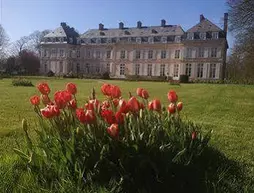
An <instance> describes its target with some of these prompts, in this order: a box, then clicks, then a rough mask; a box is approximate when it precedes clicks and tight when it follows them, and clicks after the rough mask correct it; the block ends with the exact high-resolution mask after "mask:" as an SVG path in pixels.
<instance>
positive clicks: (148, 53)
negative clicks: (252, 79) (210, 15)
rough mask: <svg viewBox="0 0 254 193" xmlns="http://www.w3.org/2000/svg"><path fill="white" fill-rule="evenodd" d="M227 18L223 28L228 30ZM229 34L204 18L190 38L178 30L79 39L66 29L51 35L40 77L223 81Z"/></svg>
mask: <svg viewBox="0 0 254 193" xmlns="http://www.w3.org/2000/svg"><path fill="white" fill-rule="evenodd" d="M226 19H227V14H225V24H224V25H226V24H227V21H226ZM225 29H226V28H224V29H223V30H222V29H220V28H219V27H217V26H216V25H215V24H213V23H212V22H210V21H209V20H208V19H206V18H205V17H204V16H203V15H201V16H200V21H199V23H198V24H197V25H195V26H193V27H192V28H191V29H189V30H187V31H186V32H185V31H184V30H183V29H182V28H181V26H179V25H166V21H165V20H162V21H161V25H160V26H151V27H147V26H142V23H141V22H140V21H139V22H137V26H136V27H134V28H127V27H124V24H123V23H122V22H121V23H119V28H114V29H106V28H104V25H103V24H99V28H98V29H93V30H88V31H87V32H85V33H84V34H81V35H79V34H77V33H76V32H75V30H74V29H73V28H70V27H69V26H68V25H66V23H61V26H60V27H59V28H57V29H56V30H54V31H53V32H51V33H50V34H47V35H46V36H45V37H44V39H43V41H42V42H41V68H40V72H41V73H42V74H46V73H47V72H48V71H50V70H51V71H53V72H54V73H56V74H59V75H63V74H68V73H70V72H72V73H74V74H102V73H104V72H109V73H110V76H111V77H112V78H126V77H128V75H139V76H171V77H173V79H179V76H180V75H181V74H187V75H189V77H190V78H191V79H219V78H222V77H223V74H222V73H223V70H222V69H223V65H224V60H225V56H226V51H227V48H228V47H227V40H226V30H225Z"/></svg>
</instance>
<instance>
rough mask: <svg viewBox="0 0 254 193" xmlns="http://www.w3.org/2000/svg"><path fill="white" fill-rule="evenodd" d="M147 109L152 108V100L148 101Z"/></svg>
mask: <svg viewBox="0 0 254 193" xmlns="http://www.w3.org/2000/svg"><path fill="white" fill-rule="evenodd" d="M148 109H149V110H153V101H150V102H149V103H148Z"/></svg>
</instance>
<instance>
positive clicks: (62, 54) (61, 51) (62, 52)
mask: <svg viewBox="0 0 254 193" xmlns="http://www.w3.org/2000/svg"><path fill="white" fill-rule="evenodd" d="M63 56H64V50H62V49H61V50H60V57H63Z"/></svg>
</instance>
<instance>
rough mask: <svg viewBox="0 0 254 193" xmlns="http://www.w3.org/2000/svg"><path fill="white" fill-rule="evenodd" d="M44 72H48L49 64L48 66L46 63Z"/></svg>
mask: <svg viewBox="0 0 254 193" xmlns="http://www.w3.org/2000/svg"><path fill="white" fill-rule="evenodd" d="M44 70H45V72H48V64H47V62H45V63H44Z"/></svg>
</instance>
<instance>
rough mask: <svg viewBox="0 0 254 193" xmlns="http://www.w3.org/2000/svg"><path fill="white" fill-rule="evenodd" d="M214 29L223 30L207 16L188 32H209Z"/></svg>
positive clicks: (215, 30) (216, 30)
mask: <svg viewBox="0 0 254 193" xmlns="http://www.w3.org/2000/svg"><path fill="white" fill-rule="evenodd" d="M208 31H214V32H219V31H222V29H221V28H219V27H218V26H217V25H215V24H214V23H212V22H211V21H209V20H208V19H207V18H202V19H201V20H200V22H199V23H198V24H196V25H195V26H193V27H192V28H190V29H188V30H187V32H208Z"/></svg>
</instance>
